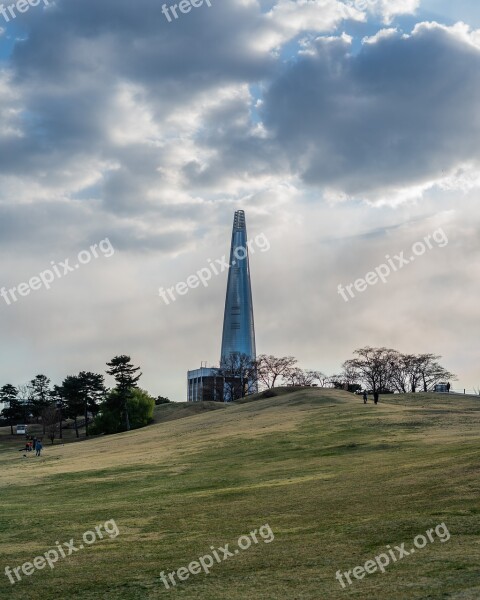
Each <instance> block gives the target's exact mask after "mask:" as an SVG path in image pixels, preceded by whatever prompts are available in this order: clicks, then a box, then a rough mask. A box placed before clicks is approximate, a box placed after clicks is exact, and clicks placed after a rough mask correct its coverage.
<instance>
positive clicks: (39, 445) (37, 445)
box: [35, 440, 43, 456]
mask: <svg viewBox="0 0 480 600" xmlns="http://www.w3.org/2000/svg"><path fill="white" fill-rule="evenodd" d="M42 448H43V446H42V442H41V441H40V440H37V441H36V443H35V450H36V454H35V456H40V453H41V452H42Z"/></svg>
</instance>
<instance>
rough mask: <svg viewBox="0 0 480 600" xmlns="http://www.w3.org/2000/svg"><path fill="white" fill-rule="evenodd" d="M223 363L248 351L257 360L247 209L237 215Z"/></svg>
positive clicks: (223, 337)
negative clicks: (232, 356)
mask: <svg viewBox="0 0 480 600" xmlns="http://www.w3.org/2000/svg"><path fill="white" fill-rule="evenodd" d="M229 265H230V269H229V272H228V282H227V293H226V298H225V313H224V318H223V335H222V349H221V355H220V364H222V363H224V361H225V360H226V359H227V358H228V357H229V356H231V355H232V354H245V355H246V356H248V357H249V358H250V359H252V360H255V358H256V348H255V326H254V320H253V302H252V287H251V282H250V264H249V260H248V244H247V226H246V221H245V212H244V211H243V210H237V211H236V212H235V216H234V218H233V230H232V243H231V246H230V262H229Z"/></svg>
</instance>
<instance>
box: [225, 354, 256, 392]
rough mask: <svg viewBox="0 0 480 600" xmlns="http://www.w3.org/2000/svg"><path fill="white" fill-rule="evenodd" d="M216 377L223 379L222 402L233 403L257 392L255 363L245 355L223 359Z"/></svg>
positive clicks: (232, 355) (231, 355)
mask: <svg viewBox="0 0 480 600" xmlns="http://www.w3.org/2000/svg"><path fill="white" fill-rule="evenodd" d="M217 376H219V377H222V378H223V382H224V385H223V393H224V400H226V401H227V402H233V401H234V400H238V399H239V398H243V397H244V396H247V395H248V394H252V393H255V392H256V391H257V370H256V362H255V361H252V359H251V358H250V357H249V356H247V355H246V354H239V353H233V354H230V356H227V357H224V358H223V359H222V363H221V366H220V368H219V369H218V370H217Z"/></svg>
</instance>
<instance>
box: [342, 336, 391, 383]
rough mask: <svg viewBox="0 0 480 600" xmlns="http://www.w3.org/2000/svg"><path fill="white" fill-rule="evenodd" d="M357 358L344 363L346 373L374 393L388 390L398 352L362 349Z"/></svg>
mask: <svg viewBox="0 0 480 600" xmlns="http://www.w3.org/2000/svg"><path fill="white" fill-rule="evenodd" d="M354 354H355V355H356V357H355V358H352V359H350V360H347V361H345V362H344V363H343V370H344V373H350V376H351V377H354V378H355V379H356V380H357V381H361V382H362V383H364V385H365V386H366V387H368V388H371V389H372V390H373V392H374V393H375V392H377V391H382V390H386V389H388V386H389V385H390V383H391V377H392V373H393V371H394V368H395V362H396V360H397V356H398V352H397V351H396V350H392V349H390V348H371V347H370V346H367V347H366V348H360V349H358V350H355V352H354Z"/></svg>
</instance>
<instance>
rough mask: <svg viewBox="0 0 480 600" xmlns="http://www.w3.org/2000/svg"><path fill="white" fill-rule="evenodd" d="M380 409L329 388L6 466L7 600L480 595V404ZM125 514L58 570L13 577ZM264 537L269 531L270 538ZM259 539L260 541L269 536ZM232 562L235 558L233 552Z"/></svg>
mask: <svg viewBox="0 0 480 600" xmlns="http://www.w3.org/2000/svg"><path fill="white" fill-rule="evenodd" d="M412 402H414V404H415V405H413V404H409V398H408V397H402V403H398V404H397V399H388V398H385V399H383V398H382V402H381V404H380V405H378V406H374V405H373V404H371V403H368V404H367V405H363V403H362V401H361V398H359V397H355V396H352V395H350V394H347V393H345V392H340V391H334V390H321V389H315V388H313V389H307V390H287V391H284V392H283V393H282V395H279V396H277V397H274V398H268V399H263V400H258V401H256V402H248V403H243V404H238V405H235V406H229V407H227V408H225V407H223V408H222V409H217V410H213V411H208V412H202V413H200V414H198V415H195V416H190V417H188V418H183V419H178V420H171V421H168V422H160V423H157V424H155V425H152V426H150V427H148V428H145V429H142V430H138V431H134V432H130V433H124V434H120V435H117V436H110V437H102V438H97V439H95V440H91V441H88V442H84V443H81V444H71V445H65V446H57V447H54V448H47V449H46V451H45V455H44V456H43V457H41V458H40V459H38V458H34V457H29V458H28V459H22V458H21V456H19V455H20V453H18V452H14V451H4V452H2V453H1V454H0V469H1V473H2V476H1V483H0V498H1V500H0V502H1V509H2V512H1V516H0V530H1V532H2V535H1V537H0V555H1V557H2V565H1V566H2V574H1V575H0V576H1V577H2V581H1V583H0V594H1V597H2V598H12V599H16V598H18V599H19V600H20V599H27V598H28V599H30V598H32V597H38V598H43V599H47V600H50V599H53V598H79V599H85V600H89V599H100V598H101V599H106V600H110V599H112V600H113V598H115V599H117V598H121V599H126V600H137V599H149V600H150V599H156V598H160V597H168V595H169V594H170V595H171V596H172V597H173V596H181V597H183V598H188V599H190V598H191V599H197V598H198V599H205V600H216V599H227V598H228V599H233V600H236V599H242V600H244V599H250V598H264V599H277V598H278V599H283V598H293V599H298V600H305V599H308V600H310V599H311V600H318V599H323V598H327V599H329V598H332V599H336V598H345V597H352V598H357V599H372V598H375V599H377V598H379V599H384V598H385V599H387V598H388V599H390V598H394V599H397V598H398V599H407V598H408V599H410V598H412V599H417V598H418V599H423V598H432V599H433V598H452V599H457V600H460V599H462V600H463V599H467V600H468V599H474V598H475V599H478V598H480V575H479V573H478V556H479V544H478V533H479V531H480V516H479V504H478V498H479V491H480V484H479V478H478V469H479V467H478V464H479V454H480V453H479V438H480V434H479V422H480V402H479V401H477V400H475V399H461V400H460V399H456V400H455V403H454V404H449V403H448V402H447V403H446V400H445V398H437V397H435V396H432V397H429V398H428V399H427V398H425V399H424V402H422V404H417V399H414V400H412ZM111 519H114V520H115V523H116V525H117V526H118V529H119V535H118V536H117V537H112V539H110V538H109V537H108V538H107V536H104V539H102V540H97V541H96V542H95V543H94V544H92V545H90V546H87V547H85V548H84V549H82V550H79V551H78V552H75V553H74V554H73V555H72V556H68V557H67V558H65V559H59V561H58V562H57V563H56V564H55V565H54V568H53V569H50V568H48V566H47V568H45V569H43V570H36V571H35V572H34V573H33V575H31V576H28V577H27V576H25V575H22V580H21V581H18V582H17V583H15V584H14V585H12V584H10V583H9V579H8V578H7V577H6V576H5V575H3V566H7V565H8V566H10V567H11V568H13V567H16V566H17V565H22V564H23V563H25V561H32V560H33V559H34V557H36V556H37V555H41V554H44V553H45V552H46V551H48V550H49V549H51V548H55V542H56V541H59V542H61V543H63V542H67V541H68V540H70V539H71V538H73V539H74V540H76V541H79V540H81V538H82V535H83V533H84V532H85V531H87V530H94V529H95V526H97V525H99V524H101V523H105V522H106V521H108V520H111ZM441 523H445V525H446V527H447V528H448V531H449V533H450V534H451V538H450V539H449V540H448V542H445V543H442V542H440V541H439V539H436V541H435V542H434V543H428V545H427V546H426V547H425V548H423V549H421V550H420V549H418V550H417V551H416V554H415V555H410V556H408V557H406V558H404V559H403V560H400V561H398V562H396V563H395V564H391V565H389V566H388V568H387V569H386V572H385V573H383V574H382V573H379V572H376V573H374V574H371V575H367V576H366V577H364V578H363V579H361V580H357V579H353V583H352V585H347V587H346V588H345V589H342V587H341V586H340V584H339V582H338V581H337V580H336V579H335V573H336V572H337V570H339V569H340V570H341V571H342V572H343V571H348V570H352V569H353V568H354V567H356V566H357V565H364V564H365V562H366V561H367V560H369V559H371V558H374V557H375V556H376V555H379V554H380V553H382V552H386V548H385V547H386V545H387V544H389V545H391V548H393V547H394V546H395V545H400V544H401V543H403V542H405V543H406V544H407V545H406V546H405V547H406V548H410V547H411V545H412V540H413V538H415V536H417V535H419V534H425V532H426V531H427V529H431V528H435V527H436V526H437V525H439V524H441ZM266 524H268V525H269V527H270V528H271V530H272V531H273V534H274V536H275V539H274V540H273V541H271V542H269V543H265V540H264V539H263V538H261V539H260V540H259V542H258V543H257V544H255V543H252V546H251V547H250V548H249V549H246V550H240V551H239V552H238V553H237V554H235V553H234V554H233V556H231V557H229V558H228V560H225V561H221V562H220V563H216V564H215V565H214V566H213V567H212V568H211V572H210V573H209V574H208V575H206V574H205V573H203V572H202V573H201V574H195V575H190V576H189V578H188V579H187V580H186V581H184V582H178V585H176V587H173V586H171V588H170V589H168V590H167V589H166V587H165V585H164V584H163V583H162V580H161V579H160V572H161V571H165V572H166V573H168V572H171V571H174V570H177V569H179V568H181V567H184V566H186V565H188V564H189V563H191V561H196V560H197V559H198V557H200V556H203V555H206V554H207V553H212V554H213V552H212V549H211V546H213V547H215V548H219V547H220V546H222V547H223V546H225V544H227V543H228V544H230V548H232V549H233V548H236V547H237V540H238V538H239V536H241V535H242V534H249V532H251V531H254V530H257V531H259V530H260V528H261V527H262V526H263V525H266ZM262 531H263V532H264V533H265V532H266V531H267V529H266V528H264V529H262ZM258 535H259V534H257V537H258ZM237 550H238V548H237Z"/></svg>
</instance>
